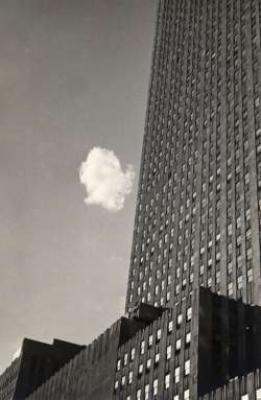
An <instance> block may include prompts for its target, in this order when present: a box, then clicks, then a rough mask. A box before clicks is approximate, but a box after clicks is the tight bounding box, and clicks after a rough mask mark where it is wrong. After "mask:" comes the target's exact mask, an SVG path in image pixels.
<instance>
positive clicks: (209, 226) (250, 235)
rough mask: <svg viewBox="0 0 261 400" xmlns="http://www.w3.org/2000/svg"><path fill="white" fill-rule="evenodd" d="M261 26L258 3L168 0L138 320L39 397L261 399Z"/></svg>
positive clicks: (137, 281) (82, 356)
mask: <svg viewBox="0 0 261 400" xmlns="http://www.w3.org/2000/svg"><path fill="white" fill-rule="evenodd" d="M260 33H261V1H260V0H159V4H158V12H157V21H156V32H155V40H154V49H153V58H152V68H151V80H150V87H149V95H148V106H147V115H146V123H145V134H144V141H143V149H142V159H141V169H140V179H139V188H138V196H137V209H136V216H135V225H134V234H133V245H132V252H131V260H130V270H129V278H128V289H127V296H126V308H125V312H126V314H127V315H128V319H126V318H123V319H121V320H119V321H118V322H116V324H115V325H113V327H112V328H110V329H109V330H107V331H106V332H105V333H104V334H103V335H101V337H100V338H99V339H97V340H96V341H94V342H93V343H92V344H90V345H89V346H88V347H87V348H86V349H85V350H83V351H81V352H80V353H79V354H78V355H77V356H76V357H74V358H73V359H72V360H71V361H70V362H69V363H68V364H67V365H66V366H65V367H64V368H62V369H61V370H60V371H59V372H58V373H56V374H55V375H54V376H53V377H51V378H50V379H49V380H48V381H47V382H46V383H45V384H43V385H42V386H41V387H39V388H38V389H37V390H36V391H35V392H34V393H33V394H32V395H31V396H30V397H29V399H30V400H60V399H63V400H81V399H85V400H86V399H87V400H112V399H117V400H151V399H155V400H197V399H199V398H200V399H204V400H210V399H212V400H219V399H220V400H221V399H222V400H234V399H235V400H237V399H239V400H257V399H259V400H260V388H261V385H260V383H261V382H260V368H261V342H260V339H259V338H260V337H261V336H260V333H261V332H260V330H261V317H260V308H259V306H261V265H260V264H261V263H260V261H261V259H260V234H261V104H260V90H261V47H260ZM124 326H125V328H124ZM122 332H125V333H124V334H123V333H122ZM15 368H18V369H19V365H18V364H17V365H16V367H15ZM20 369H21V366H20ZM0 400H2V398H1V397H0Z"/></svg>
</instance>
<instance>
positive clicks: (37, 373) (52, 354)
mask: <svg viewBox="0 0 261 400" xmlns="http://www.w3.org/2000/svg"><path fill="white" fill-rule="evenodd" d="M83 348H85V346H79V345H76V344H73V343H68V342H64V341H62V340H57V339H55V340H54V341H53V344H47V343H42V342H38V341H35V340H31V339H24V341H23V344H22V347H21V353H20V355H19V357H17V358H16V359H15V360H14V361H13V362H12V364H11V365H10V367H9V368H7V369H6V370H5V371H4V373H3V374H2V375H1V376H0V400H13V399H16V400H24V399H25V398H27V397H28V396H29V395H30V393H32V392H33V391H34V390H35V389H36V388H37V387H38V386H40V385H42V384H43V383H44V382H46V381H47V380H48V379H49V378H50V377H51V376H53V374H54V373H55V372H56V371H58V370H59V369H60V368H62V367H63V366H64V365H65V364H67V363H68V361H69V360H70V359H72V358H73V357H74V356H75V355H76V354H77V353H79V352H80V351H81V350H82V349H83Z"/></svg>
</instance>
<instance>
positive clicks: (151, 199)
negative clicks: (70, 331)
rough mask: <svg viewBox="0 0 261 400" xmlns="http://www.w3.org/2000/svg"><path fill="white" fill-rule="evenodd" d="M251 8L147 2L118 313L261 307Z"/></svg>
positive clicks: (224, 0)
mask: <svg viewBox="0 0 261 400" xmlns="http://www.w3.org/2000/svg"><path fill="white" fill-rule="evenodd" d="M260 17H261V3H260V2H259V1H256V0H175V1H174V0H165V1H160V2H159V10H158V19H157V30H156V36H155V44H154V54H153V61H152V71H151V83H150V90H149V99H148V108H147V118H146V127H145V136H144V145H143V152H142V162H141V171H140V183H139V193H138V200H137V212H136V220H135V230H134V238H133V248H132V256H131V267H130V275H129V284H128V294H127V301H126V310H130V309H131V307H132V306H133V305H135V304H136V302H139V301H144V302H147V303H151V304H154V305H155V306H158V305H162V306H173V305H174V304H175V303H177V302H179V301H181V300H182V299H183V298H184V299H187V300H188V299H189V296H190V294H191V292H192V289H193V288H198V287H199V286H206V287H209V288H211V290H212V291H213V292H216V293H220V294H222V295H225V296H229V297H232V298H235V299H242V300H243V301H245V302H247V303H255V304H261V287H260V283H261V281H260V273H261V265H260V224H259V222H260V210H261V197H260V196H261V191H260V187H261V120H260V111H261V109H260V87H261V86H260V84H261V75H260V73H261V59H260V57H261V52H260V28H261V25H260V24H261V20H260Z"/></svg>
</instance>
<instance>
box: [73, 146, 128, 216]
mask: <svg viewBox="0 0 261 400" xmlns="http://www.w3.org/2000/svg"><path fill="white" fill-rule="evenodd" d="M79 176H80V182H81V183H82V184H83V185H84V186H85V189H86V193H87V196H86V198H85V203H86V204H97V205H100V206H102V207H104V208H105V209H107V210H109V211H114V212H116V211H119V210H121V209H122V208H123V206H124V202H125V198H126V196H127V195H128V194H130V192H131V190H132V186H133V180H134V176H135V173H134V168H133V166H132V165H127V168H126V171H125V172H124V171H123V169H122V167H121V164H120V160H119V159H118V157H117V156H116V155H115V154H114V152H113V151H111V150H107V149H102V148H100V147H94V148H93V149H92V150H91V151H90V152H89V154H88V155H87V158H86V161H84V162H83V163H82V164H81V166H80V171H79Z"/></svg>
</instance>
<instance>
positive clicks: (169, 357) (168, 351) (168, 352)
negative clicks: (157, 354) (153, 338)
mask: <svg viewBox="0 0 261 400" xmlns="http://www.w3.org/2000/svg"><path fill="white" fill-rule="evenodd" d="M166 358H167V360H170V359H171V345H169V346H168V347H167V355H166Z"/></svg>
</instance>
